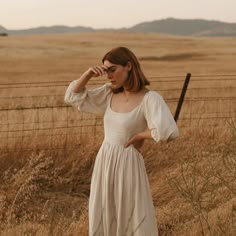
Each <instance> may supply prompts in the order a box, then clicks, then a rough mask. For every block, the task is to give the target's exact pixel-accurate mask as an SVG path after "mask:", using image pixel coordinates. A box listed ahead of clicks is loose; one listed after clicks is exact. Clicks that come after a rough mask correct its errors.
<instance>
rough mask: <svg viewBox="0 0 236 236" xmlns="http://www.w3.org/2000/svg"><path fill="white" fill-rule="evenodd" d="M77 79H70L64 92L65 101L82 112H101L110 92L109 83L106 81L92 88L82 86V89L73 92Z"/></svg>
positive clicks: (105, 105)
mask: <svg viewBox="0 0 236 236" xmlns="http://www.w3.org/2000/svg"><path fill="white" fill-rule="evenodd" d="M76 82H77V80H74V81H72V82H71V83H70V84H69V86H68V88H67V90H66V93H65V98H64V101H65V103H67V104H69V105H71V106H73V107H75V108H77V109H78V110H79V111H82V112H90V113H98V114H99V113H100V114H103V113H104V112H105V110H106V107H107V102H108V96H109V95H110V94H111V93H112V91H111V89H110V87H111V84H109V83H106V84H104V85H103V86H101V87H98V88H94V89H87V88H84V90H83V91H81V92H79V93H75V92H73V91H72V89H73V87H74V86H75V84H76Z"/></svg>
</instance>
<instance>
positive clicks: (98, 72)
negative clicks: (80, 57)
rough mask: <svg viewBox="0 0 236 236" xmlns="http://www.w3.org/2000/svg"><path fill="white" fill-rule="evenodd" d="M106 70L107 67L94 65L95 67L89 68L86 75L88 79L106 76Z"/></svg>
mask: <svg viewBox="0 0 236 236" xmlns="http://www.w3.org/2000/svg"><path fill="white" fill-rule="evenodd" d="M106 69H107V67H106V66H104V65H101V66H99V65H96V66H92V67H90V68H89V69H88V70H87V71H86V73H87V75H88V76H89V77H98V76H103V75H105V74H106Z"/></svg>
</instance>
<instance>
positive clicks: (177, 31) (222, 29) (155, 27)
mask: <svg viewBox="0 0 236 236" xmlns="http://www.w3.org/2000/svg"><path fill="white" fill-rule="evenodd" d="M128 30H129V31H133V32H155V33H162V34H174V35H185V36H236V23H224V22H219V21H208V20H200V19H196V20H180V19H174V18H168V19H164V20H155V21H152V22H143V23H140V24H137V25H135V26H133V27H131V28H129V29H128Z"/></svg>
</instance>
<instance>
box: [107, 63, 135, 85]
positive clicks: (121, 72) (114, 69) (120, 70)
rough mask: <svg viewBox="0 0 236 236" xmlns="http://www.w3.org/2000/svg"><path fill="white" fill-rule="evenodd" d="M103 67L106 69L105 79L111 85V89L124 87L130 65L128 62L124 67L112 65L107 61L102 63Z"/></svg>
mask: <svg viewBox="0 0 236 236" xmlns="http://www.w3.org/2000/svg"><path fill="white" fill-rule="evenodd" d="M103 64H104V66H105V67H106V68H107V69H106V72H107V78H108V79H109V80H110V82H111V84H112V88H114V89H117V88H120V87H122V86H123V85H124V83H125V81H126V80H127V78H128V75H129V71H130V69H131V64H130V63H129V62H128V63H127V65H126V66H122V65H117V64H112V63H111V62H109V61H108V60H105V61H104V63H103Z"/></svg>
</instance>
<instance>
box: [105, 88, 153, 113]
mask: <svg viewBox="0 0 236 236" xmlns="http://www.w3.org/2000/svg"><path fill="white" fill-rule="evenodd" d="M150 91H151V90H148V91H147V92H146V93H145V94H144V96H143V98H142V100H141V101H140V103H139V104H138V105H137V106H135V107H134V108H133V109H132V110H131V111H127V112H118V111H114V110H113V109H112V108H111V102H112V97H113V95H114V93H112V94H111V96H110V101H109V104H108V107H109V109H110V111H112V112H113V113H116V114H130V113H132V112H133V111H135V110H137V109H138V108H139V107H141V105H142V104H143V102H144V100H145V97H146V96H147V94H148V93H149V92H150Z"/></svg>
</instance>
